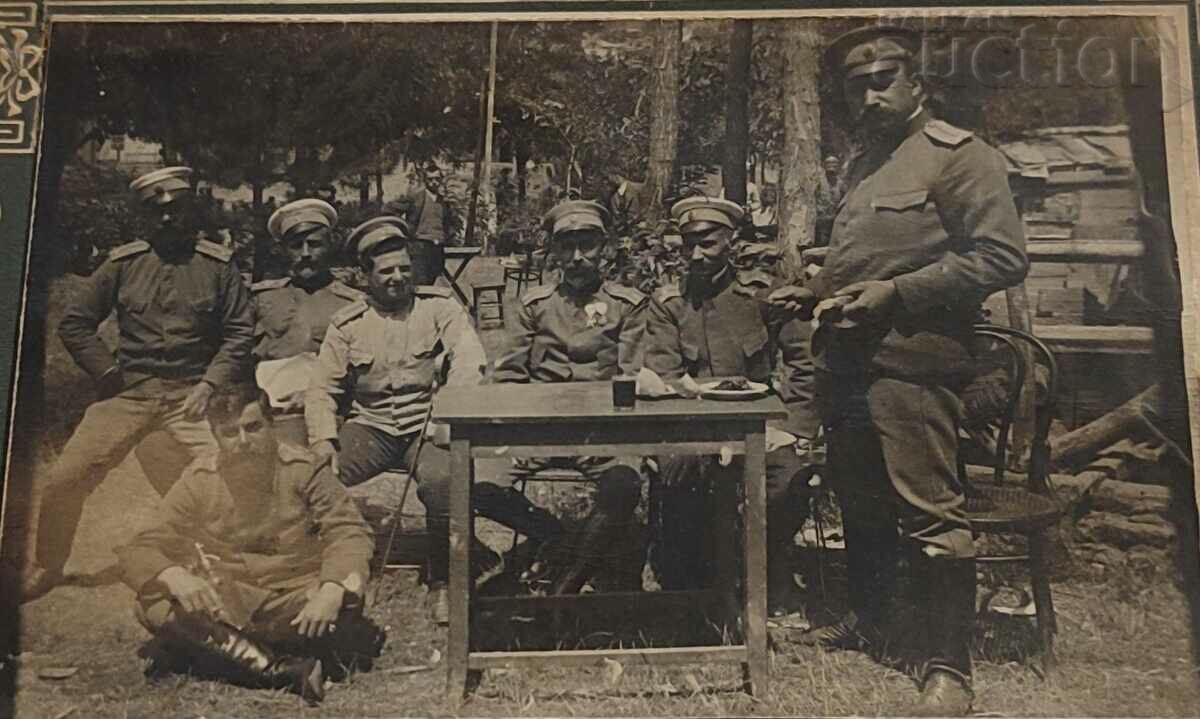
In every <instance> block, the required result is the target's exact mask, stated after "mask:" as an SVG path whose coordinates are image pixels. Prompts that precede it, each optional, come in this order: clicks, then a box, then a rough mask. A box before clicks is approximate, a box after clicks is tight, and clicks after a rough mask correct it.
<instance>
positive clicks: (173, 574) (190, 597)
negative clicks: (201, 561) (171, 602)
mask: <svg viewBox="0 0 1200 719" xmlns="http://www.w3.org/2000/svg"><path fill="white" fill-rule="evenodd" d="M158 581H159V582H161V583H162V585H163V586H165V587H166V588H167V592H168V593H169V594H170V595H171V596H172V597H174V598H175V601H177V602H179V604H180V606H182V607H183V609H184V611H186V612H200V613H206V614H208V615H210V616H212V617H216V616H217V615H219V614H220V613H221V612H222V611H224V609H225V607H224V605H222V604H221V597H220V595H218V594H217V590H216V589H214V588H213V586H212V585H211V584H209V583H208V582H207V581H206V580H204V579H202V578H201V577H197V576H196V575H195V574H192V573H191V572H189V571H188V570H186V569H184V568H183V567H180V566H174V567H167V568H166V569H164V570H162V572H160V573H159V575H158Z"/></svg>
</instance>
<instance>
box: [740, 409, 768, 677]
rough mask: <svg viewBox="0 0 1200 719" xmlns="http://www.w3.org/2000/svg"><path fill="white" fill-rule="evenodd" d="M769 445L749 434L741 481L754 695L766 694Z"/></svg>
mask: <svg viewBox="0 0 1200 719" xmlns="http://www.w3.org/2000/svg"><path fill="white" fill-rule="evenodd" d="M766 456H767V446H766V433H765V430H762V429H760V430H759V431H758V432H755V433H753V434H747V435H746V461H745V463H744V464H743V469H742V472H743V475H742V481H743V482H744V486H745V491H746V516H745V520H746V521H745V530H744V531H745V537H744V541H745V547H746V549H745V552H746V562H745V567H746V575H745V581H744V582H743V587H744V590H745V591H744V594H745V602H746V605H745V614H744V615H743V616H744V617H745V623H744V626H745V632H746V647H747V650H748V654H749V659H750V661H749V662H748V666H747V667H746V668H745V671H744V674H745V679H746V683H747V687H746V688H747V690H748V691H749V693H750V694H751V695H752V696H756V697H759V698H763V697H765V696H767V691H768V686H767V684H768V682H769V681H770V666H769V662H768V657H767V480H766V477H767V460H766Z"/></svg>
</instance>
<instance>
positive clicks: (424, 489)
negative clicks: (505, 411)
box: [304, 215, 557, 624]
mask: <svg viewBox="0 0 1200 719" xmlns="http://www.w3.org/2000/svg"><path fill="white" fill-rule="evenodd" d="M410 242H411V240H410V239H409V238H408V228H407V226H406V225H405V223H404V220H402V219H400V218H399V217H392V216H386V215H385V216H383V217H376V218H375V219H372V220H368V221H366V222H364V223H363V224H361V225H359V226H358V227H357V228H355V230H354V232H353V233H352V234H351V236H350V243H351V246H356V247H357V251H358V255H359V257H360V259H361V261H362V265H363V269H364V270H366V272H367V281H368V296H367V298H366V299H363V300H359V301H357V302H354V303H352V304H350V305H347V306H346V307H344V308H343V309H342V310H341V311H339V312H337V313H336V314H334V316H333V319H332V322H331V324H330V326H329V329H328V331H327V332H326V333H325V340H324V341H323V342H322V344H321V353H320V355H319V358H318V359H319V361H318V366H317V373H316V375H315V376H314V377H313V380H312V384H311V385H310V386H309V389H308V392H307V395H306V397H305V403H304V404H305V406H304V417H305V420H306V423H307V425H308V441H309V443H310V444H311V446H312V449H313V451H314V452H315V453H316V454H317V455H318V456H321V457H332V458H333V459H334V462H335V464H334V467H335V472H337V474H338V477H339V479H340V480H341V481H342V484H345V485H347V486H354V485H356V484H360V483H362V482H365V481H367V480H368V479H370V478H372V477H374V476H375V475H377V474H379V473H380V472H383V471H386V470H388V469H392V468H394V467H403V468H405V469H408V470H410V471H412V472H413V473H414V476H415V477H416V480H417V483H418V484H417V496H418V497H419V498H420V499H421V502H422V503H423V504H424V505H425V518H426V527H427V529H428V533H429V560H428V566H427V574H426V582H427V584H428V587H429V596H428V605H429V611H430V614H431V616H432V618H433V619H434V621H435V622H436V623H438V624H445V623H447V622H448V621H449V598H448V596H447V592H446V583H447V580H448V578H449V575H448V573H449V559H450V555H449V550H450V547H449V542H450V520H449V516H450V515H449V503H450V493H449V481H450V476H449V471H450V453H449V451H448V450H447V449H446V448H445V447H444V446H442V445H445V444H446V442H444V441H443V440H442V438H441V437H437V438H436V439H435V441H427V442H424V443H423V444H422V443H421V442H419V441H417V438H418V436H419V435H420V432H421V431H422V430H423V429H427V431H429V433H430V434H434V432H433V428H432V427H427V423H426V418H427V417H428V416H429V411H430V406H431V404H432V402H433V392H434V389H435V388H436V387H437V386H438V385H442V384H445V385H447V386H449V385H474V384H479V383H480V382H481V381H482V379H483V369H484V366H485V365H486V363H487V358H486V356H485V355H484V351H483V346H482V345H481V344H480V342H479V336H478V335H477V334H476V333H475V329H474V328H473V327H472V326H471V319H470V317H469V316H468V315H467V312H466V310H464V309H463V307H462V305H460V304H459V303H458V302H457V301H455V300H454V299H453V298H452V297H451V296H450V291H449V290H446V289H443V288H440V287H428V286H421V287H418V286H416V285H415V283H414V282H413V260H412V254H411V253H410V251H409V247H410ZM445 365H449V367H448V370H445V371H444V367H445ZM443 374H444V377H443ZM346 395H349V396H348V399H349V408H350V410H349V416H348V417H347V419H346V421H345V422H344V423H342V426H341V428H340V429H339V427H338V424H337V409H338V404H339V400H341V399H342V398H343V397H344V396H346ZM418 448H420V457H419V458H417V457H416V454H417V450H418ZM414 464H415V465H416V466H414ZM475 493H476V499H475V503H476V509H477V511H478V512H479V513H480V514H481V515H483V516H484V517H487V518H488V519H492V520H495V521H498V522H501V523H503V524H507V525H509V526H512V527H515V528H517V529H519V530H520V531H521V533H522V534H524V535H525V536H527V537H531V538H539V539H549V538H551V537H553V536H554V535H555V532H556V530H557V522H556V521H554V518H553V517H552V516H551V515H549V514H548V513H547V512H545V511H544V510H538V509H537V508H536V507H534V506H533V505H531V504H530V503H529V501H528V500H526V499H525V498H524V497H522V496H521V495H520V494H518V493H517V492H513V491H511V490H509V489H502V488H500V487H497V486H496V485H494V484H490V483H487V482H480V483H479V487H478V488H477V489H476V492H475Z"/></svg>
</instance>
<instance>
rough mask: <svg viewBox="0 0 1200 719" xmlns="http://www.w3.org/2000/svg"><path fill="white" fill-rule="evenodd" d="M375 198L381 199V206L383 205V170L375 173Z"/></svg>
mask: <svg viewBox="0 0 1200 719" xmlns="http://www.w3.org/2000/svg"><path fill="white" fill-rule="evenodd" d="M375 199H376V200H378V201H379V206H380V207H383V170H379V171H377V172H376V173H375Z"/></svg>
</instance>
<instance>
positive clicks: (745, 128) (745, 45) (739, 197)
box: [721, 20, 754, 205]
mask: <svg viewBox="0 0 1200 719" xmlns="http://www.w3.org/2000/svg"><path fill="white" fill-rule="evenodd" d="M753 47H754V21H753V20H734V21H733V35H732V37H730V39H729V67H728V70H727V72H726V73H725V156H724V158H722V160H723V161H722V163H721V182H722V184H723V185H724V186H725V199H727V200H729V201H731V202H736V203H738V204H739V205H745V204H746V158H747V156H748V154H749V149H750V51H751V49H752V48H753Z"/></svg>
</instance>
